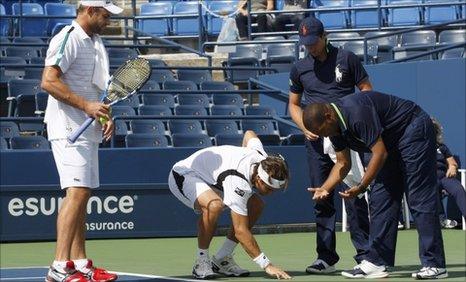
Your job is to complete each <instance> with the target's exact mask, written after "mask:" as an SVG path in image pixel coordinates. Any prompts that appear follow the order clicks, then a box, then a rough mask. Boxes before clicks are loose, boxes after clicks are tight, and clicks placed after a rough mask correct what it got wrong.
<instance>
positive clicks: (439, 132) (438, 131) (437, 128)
mask: <svg viewBox="0 0 466 282" xmlns="http://www.w3.org/2000/svg"><path fill="white" fill-rule="evenodd" d="M430 119H431V120H432V123H433V124H434V132H435V140H436V141H437V143H438V144H443V127H442V124H440V122H439V121H438V120H436V119H435V118H434V117H431V118H430Z"/></svg>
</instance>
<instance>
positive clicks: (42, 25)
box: [12, 3, 47, 36]
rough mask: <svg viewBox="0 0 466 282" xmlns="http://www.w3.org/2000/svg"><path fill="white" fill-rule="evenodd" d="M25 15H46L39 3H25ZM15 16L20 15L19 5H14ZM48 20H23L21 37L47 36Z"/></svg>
mask: <svg viewBox="0 0 466 282" xmlns="http://www.w3.org/2000/svg"><path fill="white" fill-rule="evenodd" d="M22 8H23V15H24V16H31V15H44V9H42V6H41V5H40V4H37V3H23V7H22ZM12 9H13V15H19V10H20V6H19V3H13V6H12ZM46 27H47V20H46V19H33V18H27V19H22V20H21V36H46V35H47V28H46Z"/></svg>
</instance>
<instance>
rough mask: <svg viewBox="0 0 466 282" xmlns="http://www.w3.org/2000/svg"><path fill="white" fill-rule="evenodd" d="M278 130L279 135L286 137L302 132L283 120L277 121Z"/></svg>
mask: <svg viewBox="0 0 466 282" xmlns="http://www.w3.org/2000/svg"><path fill="white" fill-rule="evenodd" d="M278 131H280V136H283V137H286V136H289V135H292V134H302V133H303V132H302V131H301V130H300V129H299V128H297V127H294V126H291V125H288V124H286V123H283V122H278Z"/></svg>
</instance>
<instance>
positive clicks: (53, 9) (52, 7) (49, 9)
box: [44, 3, 76, 34]
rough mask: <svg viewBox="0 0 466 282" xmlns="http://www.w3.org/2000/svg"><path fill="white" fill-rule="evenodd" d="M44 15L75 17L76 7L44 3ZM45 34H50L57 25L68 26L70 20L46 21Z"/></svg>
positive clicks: (56, 19)
mask: <svg viewBox="0 0 466 282" xmlns="http://www.w3.org/2000/svg"><path fill="white" fill-rule="evenodd" d="M44 9H45V14H46V15H49V16H70V17H76V6H75V5H71V4H65V3H46V4H45V5H44ZM47 21H48V23H47V33H48V34H52V31H53V29H54V28H55V26H56V25H57V24H61V25H69V24H71V22H72V21H73V19H71V18H62V19H60V18H54V19H48V20H47Z"/></svg>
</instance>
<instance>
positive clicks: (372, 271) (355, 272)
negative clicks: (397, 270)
mask: <svg viewBox="0 0 466 282" xmlns="http://www.w3.org/2000/svg"><path fill="white" fill-rule="evenodd" d="M341 275H343V276H345V277H348V278H354V279H361V278H384V277H388V272H387V268H386V267H385V266H383V265H382V266H377V265H375V264H373V263H371V262H369V261H367V260H363V261H362V262H361V263H360V264H359V265H357V266H356V267H354V268H353V269H352V270H345V271H342V272H341Z"/></svg>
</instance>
